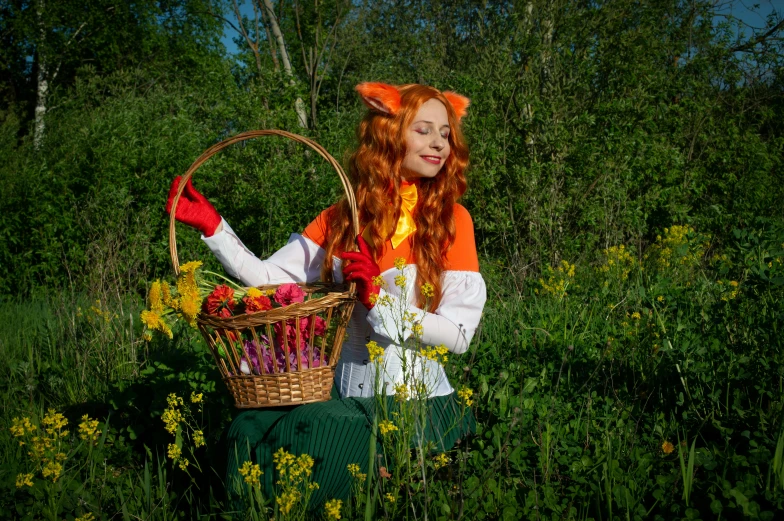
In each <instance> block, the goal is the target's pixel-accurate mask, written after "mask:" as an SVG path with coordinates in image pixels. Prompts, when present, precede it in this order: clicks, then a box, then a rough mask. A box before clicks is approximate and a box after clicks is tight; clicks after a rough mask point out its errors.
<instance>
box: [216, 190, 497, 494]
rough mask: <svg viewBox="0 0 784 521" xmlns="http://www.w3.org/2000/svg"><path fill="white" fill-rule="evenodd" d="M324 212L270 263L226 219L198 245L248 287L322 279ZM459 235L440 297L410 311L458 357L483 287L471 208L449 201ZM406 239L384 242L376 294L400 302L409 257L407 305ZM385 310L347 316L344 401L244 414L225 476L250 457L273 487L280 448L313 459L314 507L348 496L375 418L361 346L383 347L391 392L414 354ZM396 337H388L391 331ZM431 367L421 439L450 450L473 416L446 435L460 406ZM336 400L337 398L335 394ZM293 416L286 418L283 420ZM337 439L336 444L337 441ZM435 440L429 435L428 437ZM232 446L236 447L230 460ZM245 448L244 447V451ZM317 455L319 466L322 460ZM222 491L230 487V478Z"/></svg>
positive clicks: (337, 270)
mask: <svg viewBox="0 0 784 521" xmlns="http://www.w3.org/2000/svg"><path fill="white" fill-rule="evenodd" d="M327 212H328V210H327V211H325V212H323V213H322V214H321V215H320V216H319V217H318V218H317V219H316V220H314V221H313V222H312V223H311V224H310V225H309V226H308V227H307V228H306V229H305V231H304V233H303V234H296V233H295V234H292V235H291V237H290V238H289V242H288V244H287V245H286V246H284V247H283V248H281V249H280V250H278V251H277V252H276V253H274V254H273V255H272V256H271V257H270V258H269V259H267V260H264V261H263V260H260V259H258V258H257V257H255V256H254V255H253V254H252V253H251V252H250V251H249V250H248V249H247V248H246V247H245V246H244V245H243V244H242V241H240V239H239V238H238V237H237V236H236V234H235V233H234V232H233V231H232V229H231V227H230V226H229V225H228V223H226V222H225V221H223V231H222V232H220V233H217V234H215V235H213V236H212V237H203V240H204V241H205V243H207V245H208V246H209V247H210V249H211V250H212V251H213V253H214V254H215V255H216V257H217V258H218V259H219V260H220V262H221V263H222V264H223V266H224V268H225V269H226V271H227V272H228V273H229V274H230V275H232V276H234V277H236V278H237V279H239V280H241V281H242V282H243V283H244V284H246V285H248V286H257V285H261V284H278V283H284V282H312V281H316V280H319V278H320V270H321V266H322V264H323V262H324V255H325V251H324V248H323V247H322V246H323V244H324V238H325V236H326V231H327V229H326V226H327V224H326V223H327V219H326V216H327ZM454 213H455V224H456V238H455V243H454V244H453V246H452V248H451V250H450V254H449V257H448V266H447V268H448V269H447V270H446V271H444V272H443V274H442V280H443V286H442V298H441V302H440V304H439V307H438V309H436V310H435V312H434V313H426V312H424V311H422V310H421V309H419V308H417V307H416V306H415V305H414V303H413V302H409V311H411V312H414V313H416V314H417V315H418V316H419V317H421V323H422V325H423V328H424V334H423V339H422V341H423V344H425V345H439V344H444V345H445V346H446V347H447V348H448V349H449V350H450V351H451V352H453V353H456V354H460V353H463V352H464V351H465V350H466V349H467V347H468V344H469V342H470V341H471V338H472V337H473V334H474V332H475V330H476V327H477V325H478V324H479V320H480V318H481V313H482V308H483V306H484V303H485V300H486V288H485V283H484V280H483V279H482V276H481V275H480V274H479V272H478V261H477V256H476V248H475V245H474V234H473V225H472V223H471V218H470V216H469V214H468V212H467V211H466V210H465V208H463V207H462V206H460V205H455V211H454ZM410 254H411V241H410V239H409V240H405V241H403V242H402V243H400V244H398V247H397V248H394V249H393V248H392V244H391V242H387V244H386V247H385V249H384V252H383V254H382V255H381V259H380V261H379V268H380V270H381V277H382V278H384V280H385V281H386V282H387V289H382V290H381V293H380V296H383V295H384V294H386V292H389V294H391V295H392V296H393V297H398V296H399V295H400V293H401V290H400V288H398V287H397V286H395V284H394V278H395V276H396V275H399V272H398V271H397V270H396V269H395V267H394V265H393V263H394V259H395V258H396V257H404V258H406V261H407V265H406V266H405V268H404V273H405V275H406V278H407V284H408V285H409V288H408V295H409V296H410V298H411V299H413V295H415V292H414V291H413V284H414V281H415V280H416V266H415V264H413V262H412V260H413V259H410ZM333 276H334V278H335V280H336V281H339V282H340V281H342V280H343V277H342V270H341V260H340V259H339V258H335V259H334V265H333ZM387 312H388V308H385V307H383V306H376V307H374V308H373V309H372V310H370V311H368V310H367V309H366V308H365V307H364V306H362V305H357V306H355V307H354V312H353V314H352V317H351V321H350V324H349V327H348V329H347V332H346V339H345V341H344V344H343V350H342V353H341V359H340V361H339V363H338V365H337V368H336V374H335V383H336V387H337V389H336V390H337V394H338V396H339V397H340V398H343V399H345V398H358V399H352V400H333V401H330V402H325V403H321V404H318V403H317V404H309V405H302V406H298V407H296V408H295V409H294V410H292V411H291V412H290V413H289V412H287V411H281V410H267V411H264V412H263V413H260V412H259V411H246V412H244V413H242V414H241V415H240V416H239V417H238V418H237V419H236V420H235V422H234V424H233V425H232V428H231V429H230V433H229V445H230V446H229V460H230V463H229V469H228V472H229V474H231V473H232V472H233V471H234V469H236V468H237V466H238V465H240V464H241V462H242V461H244V460H245V459H247V458H248V457H249V456H250V454H249V452H248V450H247V444H248V443H250V444H251V445H255V446H252V447H250V452H251V453H254V452H255V458H254V459H256V460H257V461H256V462H257V463H259V464H261V465H262V467H264V466H266V467H268V469H269V471H265V478H264V479H265V480H266V483H265V484H266V486H267V487H269V488H271V486H272V474H273V472H272V467H271V455H272V452H273V451H274V450H276V449H277V448H279V447H280V446H283V447H284V448H286V449H287V450H289V451H291V452H293V453H297V452H296V451H297V450H299V451H300V452H307V453H308V454H310V455H311V456H313V457H314V459H315V460H316V466H315V467H314V481H316V482H318V483H319V485H320V489H319V490H318V491H317V493H316V494H314V497H313V498H312V502H313V504H318V503H320V502H321V501H322V500H326V499H330V498H341V497H343V498H344V497H345V496H346V495H347V494H348V484H349V482H348V474H347V471H346V465H348V464H349V463H358V464H360V466H361V467H362V469H363V472H366V471H367V470H366V466H367V461H366V460H367V447H368V440H369V432H370V431H369V425H370V424H369V422H368V418H372V407H373V399H372V398H371V397H372V396H373V382H374V376H375V374H374V365H373V364H370V363H368V358H369V356H368V351H367V348H366V347H365V344H366V343H367V342H368V341H369V340H375V341H376V342H377V343H378V344H379V345H380V346H383V347H385V349H386V352H385V355H384V364H385V373H384V374H383V375H382V376H381V380H382V385H385V386H386V392H387V394H388V395H392V394H394V384H395V383H399V382H400V381H401V378H402V371H401V367H400V365H401V359H402V357H403V356H410V353H407V351H408V350H406V349H403V348H402V347H400V346H398V345H396V344H394V343H393V342H392V341H391V340H390V338H389V336H388V332H387V331H386V330H385V327H384V322H385V321H386V324H387V325H389V324H390V322H391V320H390V319H389V318H388V317H385V316H384V314H385V313H387ZM392 336H394V335H392ZM427 363H428V364H429V367H428V369H429V370H428V371H426V372H425V373H424V374H422V375H420V376H421V379H422V381H423V382H424V383H425V384H426V385H427V389H428V395H429V396H430V397H431V398H432V399H433V400H435V401H434V402H433V404H434V406H433V407H431V410H432V411H433V413H432V415H431V422H430V423H431V424H432V430H433V432H431V433H426V436H428V438H429V439H433V440H439V441H440V442H441V447H440V448H441V449H442V450H448V449H450V448H451V447H452V446H453V444H454V442H455V440H456V439H458V438H459V437H460V436H462V435H465V434H466V433H468V432H471V431H473V418H472V417H466V418H465V419H464V421H463V422H461V424H460V425H458V426H457V428H455V429H452V430H450V431H449V432H448V433H447V431H448V430H449V427H450V426H451V423H450V422H451V421H452V420H454V419H455V418H457V414H458V412H459V411H460V407H459V406H458V405H457V403H456V401H455V398H454V394H453V393H454V390H453V388H452V386H451V385H450V383H449V381H448V380H447V378H446V375H445V374H444V369H443V367H441V366H440V365H439V364H438V363H436V362H434V361H427ZM333 394H334V393H333ZM289 416H291V417H290V418H289ZM336 436H337V439H336ZM431 436H432V437H431ZM232 444H236V445H237V446H238V452H237V454H236V455H234V454H232V450H233V447H232ZM243 444H244V445H245V447H242V445H243ZM319 458H321V459H322V461H319ZM227 487H231V484H230V483H228V482H227Z"/></svg>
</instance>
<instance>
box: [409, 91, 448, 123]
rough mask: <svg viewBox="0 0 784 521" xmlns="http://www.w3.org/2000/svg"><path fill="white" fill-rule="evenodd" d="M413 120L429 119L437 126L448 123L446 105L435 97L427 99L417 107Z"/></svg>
mask: <svg viewBox="0 0 784 521" xmlns="http://www.w3.org/2000/svg"><path fill="white" fill-rule="evenodd" d="M414 121H431V122H433V123H436V124H437V125H439V126H440V125H448V124H449V118H448V116H447V113H446V107H445V106H444V104H443V103H441V102H440V101H439V100H437V99H436V98H431V99H429V100H427V101H426V102H424V103H423V104H422V106H421V107H419V110H418V111H417V113H416V116H414Z"/></svg>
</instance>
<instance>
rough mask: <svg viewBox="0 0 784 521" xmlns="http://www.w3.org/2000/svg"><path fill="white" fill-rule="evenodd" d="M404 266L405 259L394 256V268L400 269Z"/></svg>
mask: <svg viewBox="0 0 784 521" xmlns="http://www.w3.org/2000/svg"><path fill="white" fill-rule="evenodd" d="M405 267H406V259H404V258H403V257H396V258H395V269H397V270H399V271H402V270H403V268H405Z"/></svg>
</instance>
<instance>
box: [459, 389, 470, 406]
mask: <svg viewBox="0 0 784 521" xmlns="http://www.w3.org/2000/svg"><path fill="white" fill-rule="evenodd" d="M473 396H474V391H473V390H471V389H470V388H469V387H465V386H463V387H461V388H460V389H459V390H458V391H457V397H458V398H459V399H460V401H461V402H463V403H464V404H465V406H466V407H471V404H473V403H474V400H473V399H472V397H473Z"/></svg>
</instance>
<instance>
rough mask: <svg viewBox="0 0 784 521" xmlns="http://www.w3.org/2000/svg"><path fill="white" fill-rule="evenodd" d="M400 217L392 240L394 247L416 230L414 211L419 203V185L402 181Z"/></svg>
mask: <svg viewBox="0 0 784 521" xmlns="http://www.w3.org/2000/svg"><path fill="white" fill-rule="evenodd" d="M400 199H401V201H400V218H399V219H398V220H397V226H396V227H395V233H394V234H393V235H392V238H391V239H390V241H391V242H392V249H396V248H397V247H398V246H399V245H400V243H401V242H403V241H404V240H405V239H406V237H408V236H409V235H411V234H412V233H414V232H415V231H416V224H414V216H413V211H414V207H415V206H416V204H417V187H416V184H414V183H409V182H407V181H403V182H401V183H400Z"/></svg>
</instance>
